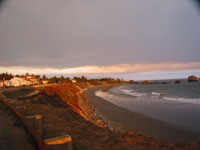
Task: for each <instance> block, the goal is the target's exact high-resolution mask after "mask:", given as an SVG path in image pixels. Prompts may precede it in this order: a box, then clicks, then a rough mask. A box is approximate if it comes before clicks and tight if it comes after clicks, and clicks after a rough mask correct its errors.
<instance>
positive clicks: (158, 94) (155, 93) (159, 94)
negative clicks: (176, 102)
mask: <svg viewBox="0 0 200 150" xmlns="http://www.w3.org/2000/svg"><path fill="white" fill-rule="evenodd" d="M151 94H152V95H156V96H163V95H164V94H165V93H159V92H152V93H151Z"/></svg>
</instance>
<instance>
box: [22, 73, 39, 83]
mask: <svg viewBox="0 0 200 150" xmlns="http://www.w3.org/2000/svg"><path fill="white" fill-rule="evenodd" d="M24 79H25V80H27V81H29V82H30V84H31V85H34V84H40V78H38V77H36V76H35V75H34V74H32V75H25V76H24Z"/></svg>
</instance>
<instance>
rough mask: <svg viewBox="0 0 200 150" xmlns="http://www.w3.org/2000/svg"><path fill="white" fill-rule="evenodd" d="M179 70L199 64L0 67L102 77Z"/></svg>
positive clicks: (199, 66) (21, 71) (1, 69)
mask: <svg viewBox="0 0 200 150" xmlns="http://www.w3.org/2000/svg"><path fill="white" fill-rule="evenodd" d="M179 70H200V62H190V63H154V64H149V63H148V64H120V65H111V66H80V67H74V68H51V67H23V66H20V67H19V66H12V67H5V66H0V72H9V73H13V74H25V73H27V72H28V73H30V74H41V75H42V74H46V75H103V74H105V75H106V74H121V73H141V72H164V71H179Z"/></svg>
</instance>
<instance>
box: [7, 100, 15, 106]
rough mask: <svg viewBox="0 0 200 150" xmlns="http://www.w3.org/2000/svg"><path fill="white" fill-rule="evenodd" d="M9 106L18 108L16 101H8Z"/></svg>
mask: <svg viewBox="0 0 200 150" xmlns="http://www.w3.org/2000/svg"><path fill="white" fill-rule="evenodd" d="M8 104H10V105H11V106H13V107H16V106H17V104H16V101H14V100H12V101H8Z"/></svg>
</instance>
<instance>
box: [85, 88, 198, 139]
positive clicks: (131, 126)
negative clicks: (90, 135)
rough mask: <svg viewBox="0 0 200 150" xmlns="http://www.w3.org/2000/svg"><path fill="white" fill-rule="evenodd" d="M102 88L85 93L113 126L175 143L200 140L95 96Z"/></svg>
mask: <svg viewBox="0 0 200 150" xmlns="http://www.w3.org/2000/svg"><path fill="white" fill-rule="evenodd" d="M100 88H102V87H97V88H91V89H89V90H87V91H85V92H84V93H85V94H86V95H87V96H88V99H89V103H90V104H92V105H93V106H94V108H95V109H96V111H97V112H98V113H100V114H101V115H102V118H103V120H105V121H106V122H108V124H109V125H111V126H112V127H115V128H118V129H121V130H123V131H133V132H136V133H139V134H142V135H146V136H150V137H154V138H156V139H160V140H165V141H169V142H173V143H177V142H194V141H199V140H200V137H198V136H197V135H195V134H194V133H191V132H189V131H186V130H184V129H180V128H178V127H175V126H172V125H170V124H167V123H165V122H162V121H158V120H155V119H152V118H149V117H146V116H143V115H141V114H138V113H135V112H132V111H129V110H127V109H124V108H121V107H118V106H116V105H114V104H112V103H110V102H108V101H106V100H104V99H102V98H100V97H97V96H95V91H96V90H99V89H100Z"/></svg>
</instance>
